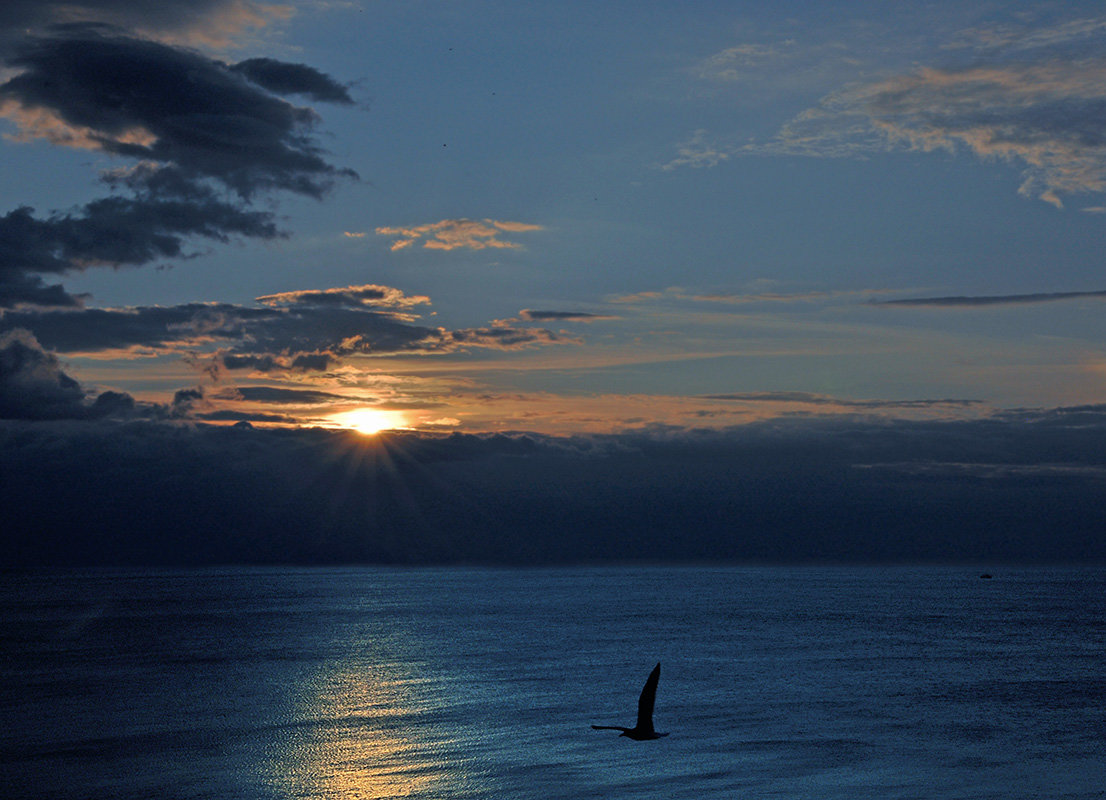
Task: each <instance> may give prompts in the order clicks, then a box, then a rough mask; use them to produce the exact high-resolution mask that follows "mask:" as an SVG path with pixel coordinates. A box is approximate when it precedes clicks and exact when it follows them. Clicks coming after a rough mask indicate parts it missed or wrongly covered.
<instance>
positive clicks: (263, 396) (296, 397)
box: [216, 386, 351, 405]
mask: <svg viewBox="0 0 1106 800" xmlns="http://www.w3.org/2000/svg"><path fill="white" fill-rule="evenodd" d="M216 397H219V398H220V399H224V400H245V401H248V402H253V403H277V404H284V405H301V404H302V405H308V404H310V405H321V404H324V403H333V402H334V401H336V400H343V401H349V400H350V399H351V398H349V397H346V396H345V395H341V394H334V393H333V392H321V391H319V390H317V389H282V388H279V387H276V386H237V387H235V388H233V389H228V390H226V391H225V392H220V393H219V394H218V395H216Z"/></svg>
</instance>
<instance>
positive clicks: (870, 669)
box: [0, 567, 1106, 800]
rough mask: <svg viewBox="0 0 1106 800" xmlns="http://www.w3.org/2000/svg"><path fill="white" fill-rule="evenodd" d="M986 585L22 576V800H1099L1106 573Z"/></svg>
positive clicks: (0, 695)
mask: <svg viewBox="0 0 1106 800" xmlns="http://www.w3.org/2000/svg"><path fill="white" fill-rule="evenodd" d="M993 571H994V579H993V580H984V579H981V578H980V572H979V570H975V569H970V568H963V567H913V568H911V567H896V568H878V567H868V568H843V567H842V568H785V567H774V568H753V567H748V568H706V567H702V568H700V567H641V568H638V567H620V568H578V569H577V568H573V569H568V568H566V569H542V570H494V569H468V568H465V569H460V568H452V569H378V568H333V569H330V568H312V569H284V568H271V569H260V568H258V569H221V570H203V571H196V570H193V571H149V570H145V571H138V570H113V571H72V572H49V573H9V574H5V575H0V795H2V796H4V797H6V798H124V799H126V798H142V799H143V800H149V798H219V799H220V800H223V799H226V800H232V799H234V798H251V799H252V798H260V799H262V800H271V799H276V798H326V799H327V800H330V799H334V800H337V798H393V797H395V798H400V797H402V798H504V799H508V798H551V799H552V798H572V799H573V800H578V799H579V798H604V800H611V798H636V799H647V798H663V799H664V800H673V799H675V798H696V799H701V798H713V797H718V798H811V800H814V799H817V800H833V799H835V798H842V799H845V798H849V800H853V799H854V798H881V799H885V800H886V799H890V798H919V799H922V798H924V799H925V800H941V799H942V798H972V800H979V799H980V798H1001V799H1002V800H1017V798H1050V799H1053V800H1059V799H1060V798H1106V706H1104V698H1106V570H1102V569H1080V568H1034V569H1026V568H1017V569H1013V568H1010V569H998V570H993ZM657 661H660V662H662V665H663V666H662V674H661V679H660V689H659V692H658V694H657V707H656V717H655V721H656V726H657V729H658V730H661V731H668V732H670V734H671V735H670V736H668V737H667V738H664V739H659V740H656V741H646V742H634V741H630V740H628V739H626V738H620V737H619V736H618V734H617V732H615V731H594V730H592V729H591V728H590V725H591V723H600V724H616V725H633V723H634V717H635V714H636V707H637V698H638V693H639V692H640V690H641V686H642V684H643V683H644V681H645V678H646V676H647V675H648V673H649V670H650V669H652V667H653V665H654V664H655V663H656V662H657Z"/></svg>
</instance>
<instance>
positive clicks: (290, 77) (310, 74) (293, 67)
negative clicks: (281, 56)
mask: <svg viewBox="0 0 1106 800" xmlns="http://www.w3.org/2000/svg"><path fill="white" fill-rule="evenodd" d="M231 70H232V71H234V72H238V73H240V74H242V75H245V76H246V77H247V78H249V79H250V80H251V81H253V82H254V83H256V84H257V85H258V86H263V87H264V88H266V89H268V90H269V91H270V92H275V93H277V94H300V95H304V96H305V97H310V98H311V99H312V100H319V101H321V102H329V103H344V104H352V103H353V98H351V97H350V96H349V90H348V89H346V87H345V86H343V85H342V84H340V83H338V82H337V81H335V80H334V79H333V78H331V77H330V76H329V75H326V74H324V73H322V72H319V71H318V70H317V69H315V68H314V67H309V66H307V65H306V64H289V63H287V62H285V61H277V60H275V59H272V58H249V59H246V60H245V61H239V62H238V63H237V64H234V65H233V66H231Z"/></svg>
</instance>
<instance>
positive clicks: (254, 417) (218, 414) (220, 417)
mask: <svg viewBox="0 0 1106 800" xmlns="http://www.w3.org/2000/svg"><path fill="white" fill-rule="evenodd" d="M196 419H202V420H206V421H209V422H270V423H279V424H283V425H291V424H295V423H296V422H298V420H296V419H295V418H293V417H286V416H284V415H283V414H258V413H253V412H249V411H233V410H230V409H225V408H224V409H220V410H218V411H206V412H204V413H202V414H197V415H196Z"/></svg>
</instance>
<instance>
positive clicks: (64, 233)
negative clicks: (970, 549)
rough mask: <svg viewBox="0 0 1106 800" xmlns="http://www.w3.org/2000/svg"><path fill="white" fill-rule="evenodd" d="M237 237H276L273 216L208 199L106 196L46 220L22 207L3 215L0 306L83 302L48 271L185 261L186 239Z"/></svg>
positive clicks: (57, 271) (0, 232)
mask: <svg viewBox="0 0 1106 800" xmlns="http://www.w3.org/2000/svg"><path fill="white" fill-rule="evenodd" d="M232 235H240V236H250V237H257V238H262V239H271V238H274V237H276V236H278V235H279V234H278V231H277V229H276V226H275V225H274V224H273V221H272V215H271V214H269V213H267V212H259V211H249V210H245V209H241V208H238V207H236V206H233V205H230V204H228V203H223V202H219V201H216V200H214V199H210V198H209V199H207V200H205V201H202V202H197V201H184V200H154V199H150V198H146V199H134V198H125V197H106V198H103V199H100V200H95V201H93V202H91V203H88V204H87V205H85V206H84V207H83V208H82V209H81V211H80V213H78V214H54V215H51V216H50V217H48V218H46V219H38V218H36V217H34V216H33V209H31V208H27V207H21V208H18V209H16V210H15V211H12V212H10V213H8V214H6V215H5V216H3V217H0V308H3V307H5V306H7V307H12V306H16V305H21V304H37V305H50V306H74V305H78V304H79V302H78V299H77V298H74V297H72V296H71V295H69V294H68V293H67V292H65V291H64V289H62V287H61V286H60V285H47V284H46V282H45V281H44V280H43V279H42V278H41V277H39V276H40V275H41V274H42V273H63V272H69V271H74V270H83V269H85V268H87V267H91V266H112V267H118V266H123V265H135V266H137V265H141V264H148V263H150V262H151V261H156V260H162V259H169V258H181V257H184V256H185V253H184V239H185V237H192V236H198V237H202V238H206V239H212V240H215V241H221V242H225V241H227V240H228V239H229V238H230V236H232Z"/></svg>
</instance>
